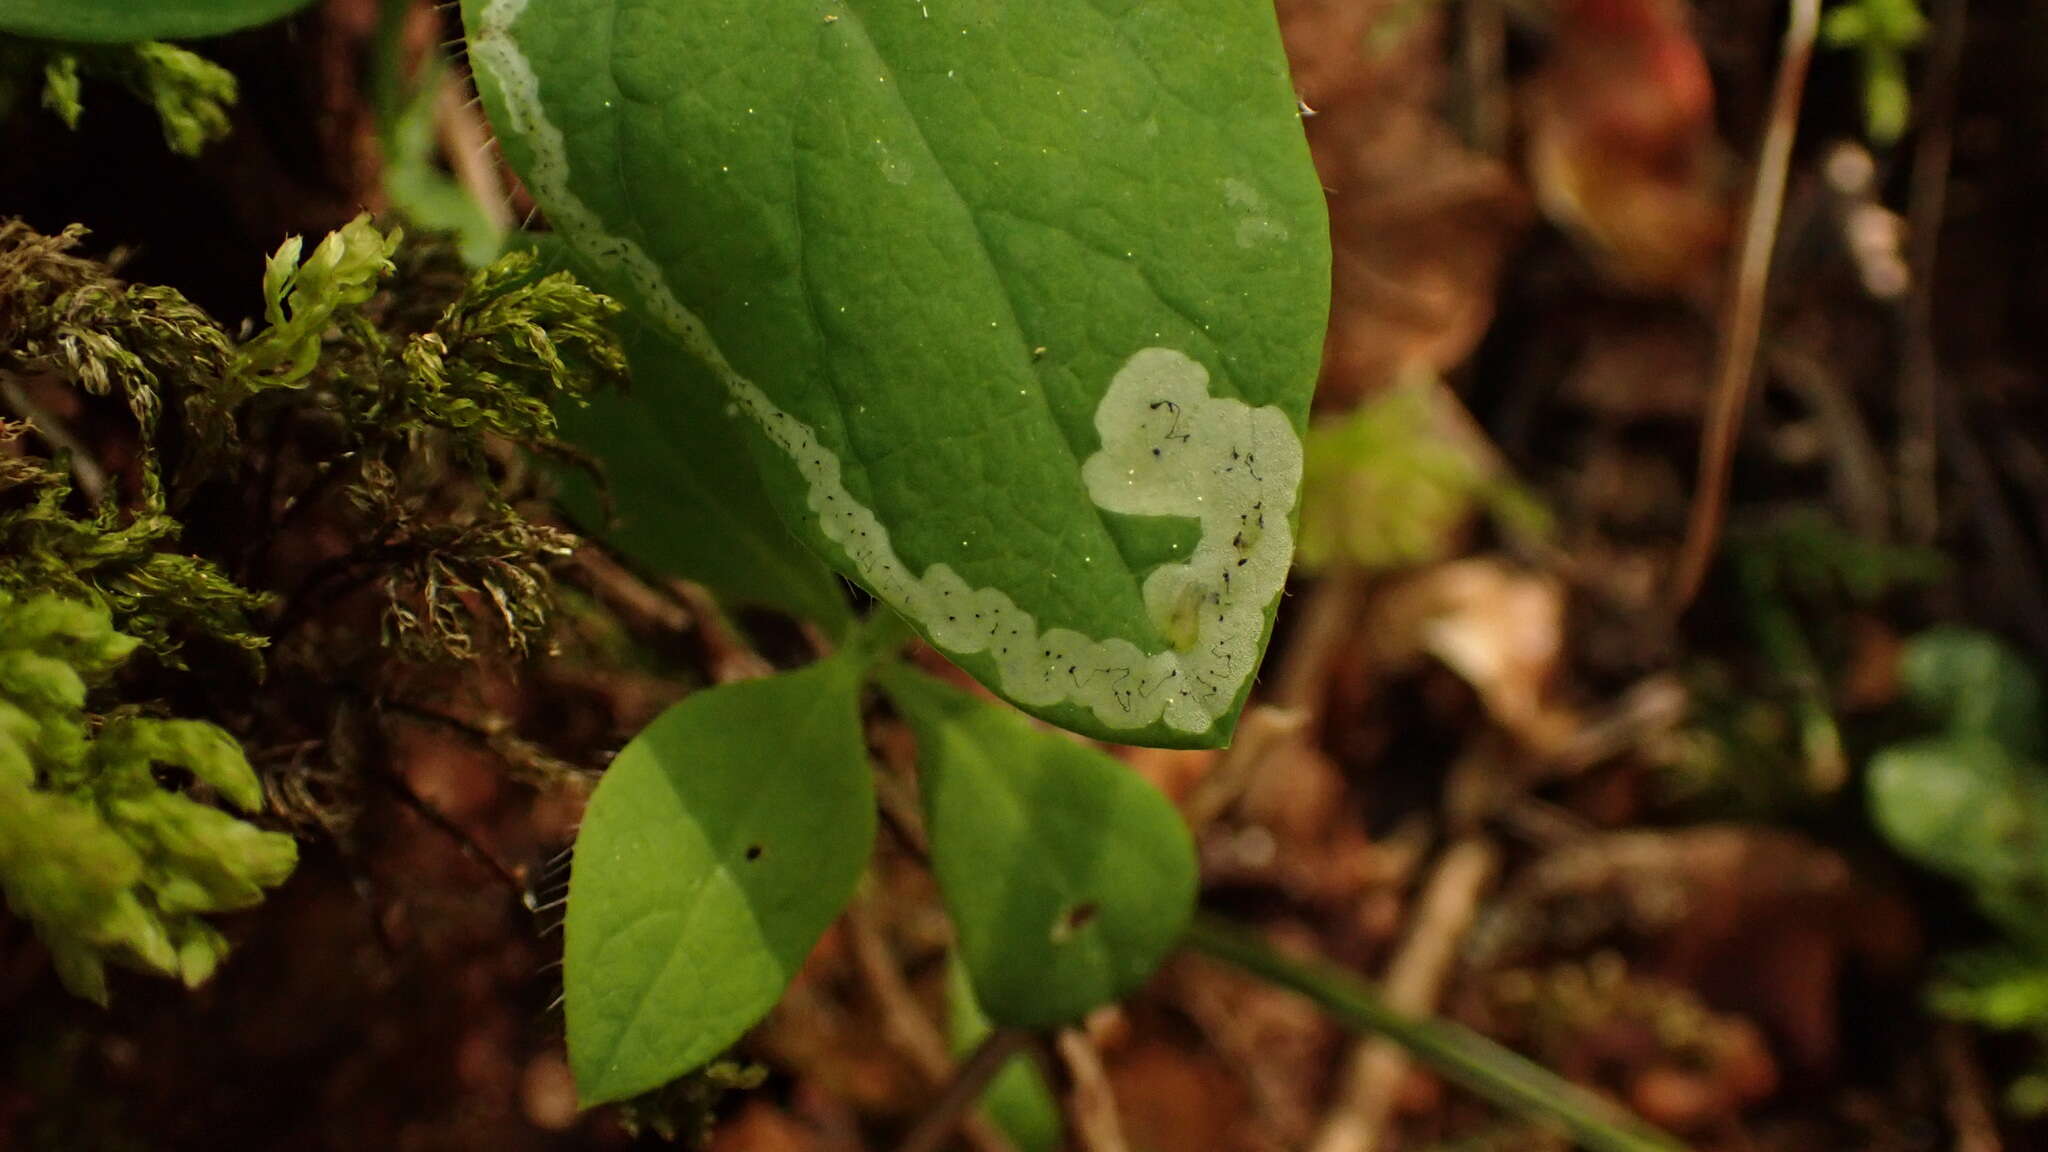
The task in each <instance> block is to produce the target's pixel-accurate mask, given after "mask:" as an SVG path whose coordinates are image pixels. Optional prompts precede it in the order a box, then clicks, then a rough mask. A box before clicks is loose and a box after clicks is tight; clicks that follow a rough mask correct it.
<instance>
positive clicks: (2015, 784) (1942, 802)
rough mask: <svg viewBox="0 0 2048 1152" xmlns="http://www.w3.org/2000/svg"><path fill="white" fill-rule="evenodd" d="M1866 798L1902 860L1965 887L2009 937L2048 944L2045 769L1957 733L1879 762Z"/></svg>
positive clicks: (1891, 752)
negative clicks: (1903, 856)
mask: <svg viewBox="0 0 2048 1152" xmlns="http://www.w3.org/2000/svg"><path fill="white" fill-rule="evenodd" d="M1869 796H1870V810H1871V817H1872V819H1873V820H1874V821H1875V822H1876V824H1877V826H1878V829H1879V830H1880V831H1881V832H1883V833H1884V835H1885V837H1886V838H1887V839H1888V840H1890V841H1891V842H1892V844H1893V845H1894V846H1896V847H1897V848H1898V849H1899V851H1901V852H1903V853H1905V854H1906V855H1908V856H1910V857H1912V858H1913V859H1915V860H1917V861H1919V862H1920V863H1921V864H1924V865H1926V866H1927V867H1929V868H1932V869H1934V870H1935V871H1937V872H1941V873H1944V874H1946V875H1948V876H1950V877H1952V878H1954V879H1956V880H1958V881H1960V882H1962V883H1964V884H1966V885H1968V886H1969V887H1970V889H1971V891H1972V892H1974V893H1975V894H1976V896H1977V901H1978V904H1979V905H1980V906H1981V907H1982V908H1983V909H1984V912H1985V914H1986V915H1987V916H1990V917H1991V918H1993V919H1995V920H1997V921H1998V922H1999V923H2000V924H2002V925H2004V926H2005V927H2006V928H2007V930H2008V931H2010V932H2012V933H2013V934H2014V935H2015V938H2023V939H2031V940H2034V941H2036V942H2037V943H2041V944H2043V945H2048V929H2044V927H2043V925H2044V924H2048V770H2044V769H2043V768H2042V767H2041V766H2040V765H2039V764H2035V763H2029V762H2027V761H2024V760H2022V759H2020V758H2019V757H2018V756H2016V755H2015V754H2014V753H2013V752H2012V751H2011V750H2010V749H2008V748H2007V747H2006V746H2005V745H2003V744H2001V743H1999V742H1998V741H1996V740H1993V739H1991V738H1990V737H1988V736H1986V735H1982V734H1979V733H1971V732H1962V733H1957V734H1954V735H1950V736H1944V737H1938V738H1934V739H1928V740H1920V741H1915V742H1913V743H1909V744H1898V745H1894V746H1892V747H1890V748H1887V749H1885V750H1884V751H1882V752H1880V753H1878V754H1877V755H1876V756H1875V757H1873V758H1872V760H1871V763H1870V781H1869Z"/></svg>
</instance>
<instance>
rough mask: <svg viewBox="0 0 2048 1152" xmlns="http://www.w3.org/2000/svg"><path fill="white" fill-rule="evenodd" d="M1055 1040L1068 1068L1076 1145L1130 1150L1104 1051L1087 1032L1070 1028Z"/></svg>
mask: <svg viewBox="0 0 2048 1152" xmlns="http://www.w3.org/2000/svg"><path fill="white" fill-rule="evenodd" d="M1054 1043H1055V1045H1056V1046H1057V1047H1058V1049H1059V1055H1060V1062H1061V1063H1062V1064H1064V1065H1066V1069H1067V1079H1068V1081H1069V1085H1068V1088H1067V1094H1066V1097H1065V1104H1066V1109H1067V1125H1068V1127H1070V1128H1071V1129H1073V1136H1074V1142H1075V1146H1076V1147H1078V1148H1080V1149H1081V1152H1130V1145H1129V1144H1127V1143H1125V1142H1124V1126H1123V1121H1121V1120H1119V1119H1118V1118H1117V1114H1116V1093H1115V1091H1113V1090H1112V1089H1111V1088H1110V1086H1109V1074H1108V1073H1106V1072H1104V1071H1103V1070H1102V1054H1101V1053H1099V1052H1097V1051H1096V1050H1095V1041H1093V1040H1090V1039H1089V1038H1088V1034H1087V1033H1085V1032H1081V1031H1079V1030H1077V1029H1073V1028H1068V1029H1065V1030H1064V1031H1062V1032H1061V1033H1060V1034H1059V1037H1058V1039H1057V1040H1055V1041H1054Z"/></svg>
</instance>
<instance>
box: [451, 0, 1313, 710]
mask: <svg viewBox="0 0 2048 1152" xmlns="http://www.w3.org/2000/svg"><path fill="white" fill-rule="evenodd" d="M463 15H464V23H465V26H466V28H467V29H468V33H469V47H470V59H471V61H472V62H473V64H474V66H475V68H476V74H477V79H478V85H479V89H480V91H481V92H482V94H483V97H484V101H485V104H486V107H487V108H488V109H489V111H490V115H491V119H492V121H493V123H494V124H495V126H496V128H497V130H498V135H499V139H500V141H501V143H502V144H503V145H504V150H505V155H506V157H507V159H508V160H509V161H510V162H511V163H512V164H513V166H514V167H515V168H516V169H518V171H519V173H520V175H521V176H522V178H523V179H524V181H525V183H526V186H527V187H528V188H529V189H531V190H532V192H533V193H534V195H535V197H536V198H537V199H538V201H539V202H540V204H541V207H542V208H543V209H544V210H545V211H546V213H547V215H548V219H549V221H550V223H551V224H552V225H553V226H554V227H555V228H556V229H558V230H559V231H560V232H561V233H562V234H563V235H564V236H566V237H567V238H568V240H569V241H570V243H571V244H572V245H573V246H574V247H576V248H577V250H578V251H580V252H581V253H582V254H583V255H584V256H585V257H586V258H588V259H590V260H592V261H593V262H595V263H597V264H600V265H602V266H604V268H605V269H606V270H608V271H609V272H610V276H609V277H607V278H606V279H605V280H603V281H602V282H603V283H604V284H605V285H606V287H607V289H608V290H611V291H613V292H614V293H615V294H617V295H621V296H623V297H626V298H628V299H629V300H631V301H632V302H633V303H634V304H635V305H636V306H637V307H639V308H640V309H641V310H642V311H643V314H645V315H646V316H648V317H649V318H651V319H652V320H654V321H655V322H656V323H657V324H658V325H659V326H660V327H661V328H662V330H663V332H664V334H665V335H667V336H668V337H669V338H670V339H671V340H673V341H674V342H675V343H676V344H678V345H679V346H681V347H683V348H685V349H687V350H688V351H689V352H690V353H691V354H692V355H693V356H695V357H696V358H697V359H698V360H700V361H701V362H702V363H703V364H704V365H705V367H706V370H707V371H708V373H709V374H710V376H711V377H712V378H713V379H714V380H715V381H716V382H717V384H718V385H719V387H720V389H721V390H722V392H723V393H724V398H725V402H726V403H728V404H730V405H731V406H732V408H733V409H734V410H735V411H736V412H737V413H738V415H739V416H741V417H742V418H744V419H746V420H749V421H751V422H752V423H754V424H755V425H756V426H757V427H759V428H760V429H761V431H762V433H763V435H762V436H760V437H758V438H757V439H756V440H755V441H754V443H755V444H756V445H758V446H759V447H758V448H757V450H756V455H757V456H758V457H759V458H760V460H761V472H762V476H763V479H764V481H765V482H766V485H767V488H768V491H769V494H770V495H771V496H772V497H773V499H774V501H775V505H776V507H777V509H778V510H779V511H780V513H781V514H782V516H783V518H784V519H785V520H786V521H787V522H788V523H789V524H790V525H791V526H792V527H793V528H794V529H795V530H796V531H797V532H798V533H799V534H800V535H801V536H802V537H803V539H804V540H805V541H806V542H807V543H808V544H809V545H811V547H813V548H814V549H815V550H817V551H818V552H819V553H820V554H821V555H824V556H825V557H826V558H827V559H828V560H830V562H831V563H832V564H833V565H834V566H835V567H837V568H838V569H839V570H840V571H842V572H843V573H845V574H846V575H848V576H850V577H852V578H853V579H855V580H858V581H859V582H860V583H861V584H863V585H864V586H866V587H867V588H868V589H869V590H871V591H872V592H874V593H875V594H876V596H878V597H879V598H880V599H881V600H883V601H884V602H886V603H887V604H889V605H890V606H891V607H892V608H894V609H896V610H897V611H898V612H900V613H902V614H903V616H904V617H905V618H906V619H908V620H910V621H911V622H912V624H913V625H914V626H915V627H916V628H917V629H918V631H919V632H921V633H922V634H923V635H924V636H925V637H926V638H927V639H929V640H930V641H932V643H933V644H934V645H935V646H937V647H938V648H940V649H941V650H943V651H945V652H946V653H947V655H948V656H950V657H952V658H953V659H955V660H956V661H958V662H959V663H960V664H961V666H962V667H963V668H965V669H967V670H968V671H969V672H971V673H972V674H973V675H974V676H976V677H977V678H978V679H980V680H981V681H982V682H983V683H985V684H988V685H989V686H990V687H991V688H992V689H994V690H995V691H997V692H998V693H1000V694H1001V695H1003V696H1004V697H1005V698H1007V699H1010V700H1012V701H1014V702H1016V703H1017V704H1018V705H1019V706H1020V707H1023V708H1025V709H1027V710H1030V711H1031V712H1033V713H1035V714H1037V715H1039V716H1042V717H1045V718H1046V719H1048V720H1051V721H1053V722H1055V723H1058V724H1062V725H1065V726H1067V727H1070V728H1074V729H1076V730H1079V731H1084V732H1088V733H1090V734H1094V735H1098V736H1101V737H1104V738H1108V739H1115V740H1120V741H1126V742H1137V743H1151V744H1165V745H1183V746H1205V747H1206V746H1216V745H1220V744H1223V743H1225V742H1227V741H1228V739H1229V737H1230V733H1231V730H1232V728H1233V726H1234V725H1235V723H1236V719H1237V714H1238V710H1239V709H1240V708H1241V707H1242V705H1243V701H1244V697H1245V694H1246V692H1247V691H1248V690H1249V688H1250V685H1251V681H1252V676H1253V674H1254V672H1255V671H1256V669H1257V666H1258V663H1259V660H1260V657H1261V655H1262V653H1263V651H1264V646H1265V641H1266V637H1267V634H1268V632H1269V630H1270V626H1271V623H1272V614H1273V610H1274V608H1275V606H1276V605H1277V603H1278V600H1279V596H1280V592H1281V589H1282V586H1283V584H1284V582H1285V580H1286V575H1287V569H1288V565H1289V563H1290V561H1291V559H1292V555H1293V539H1292V533H1293V523H1292V516H1293V509H1294V506H1295V501H1296V496H1297V493H1298V489H1299V486H1300V470H1301V432H1302V428H1303V424H1304V421H1305V419H1306V415H1307V410H1308V399H1309V393H1310V391H1311V389H1312V388H1313V386H1314V381H1315V377H1316V374H1317V369H1318V366H1319V364H1320V359H1321V357H1320V347H1321V340H1322V333H1323V329H1324V325H1325V320H1326V314H1327V310H1328V290H1329V263H1330V252H1329V242H1328V227H1327V221H1326V219H1325V215H1324V208H1323V196H1322V190H1321V188H1320V186H1319V184H1318V182H1317V179H1316V175H1315V171H1314V168H1313V166H1312V165H1311V163H1310V161H1309V156H1308V151H1307V148H1306V145H1305V142H1304V140H1303V137H1302V131H1301V125H1300V122H1299V119H1298V113H1297V108H1298V105H1297V102H1296V99H1295V95H1294V90H1293V86H1292V84H1291V82H1290V80H1289V77H1288V74H1287V66H1286V58H1285V55H1284V54H1283V52H1282V50H1281V44H1280V37H1279V34H1278V28H1277V25H1276V22H1275V18H1274V12H1273V7H1272V5H1271V3H1270V2H1269V0H1176V2H1174V3H1133V2H1131V0H1121V2H1110V0H1028V2H1026V0H956V2H952V3H948V4H944V5H937V4H919V3H915V2H913V0H887V2H884V0H819V2H818V3H815V4H767V5H764V4H760V3H757V2H756V0H691V2H690V3H688V4H678V3H674V2H672V0H548V2H547V3H535V2H533V0H464V3H463ZM621 284H624V285H625V287H621V286H620V285H621Z"/></svg>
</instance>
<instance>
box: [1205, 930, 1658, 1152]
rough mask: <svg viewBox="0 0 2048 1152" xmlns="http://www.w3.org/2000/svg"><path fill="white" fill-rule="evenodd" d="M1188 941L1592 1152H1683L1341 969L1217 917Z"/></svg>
mask: <svg viewBox="0 0 2048 1152" xmlns="http://www.w3.org/2000/svg"><path fill="white" fill-rule="evenodd" d="M1184 942H1185V943H1186V945H1187V946H1188V947H1190V948H1193V949H1195V950H1196V951H1198V952H1202V953H1205V954H1207V955H1209V956H1212V957H1215V958H1216V959H1218V960H1222V961H1224V962H1226V963H1229V964H1232V965H1235V966H1237V967H1239V968H1242V969H1244V970H1245V971H1247V972H1250V973H1251V974H1253V975H1255V976H1258V977H1260V978H1261V979H1264V980H1267V981H1270V982H1272V983H1274V984H1277V985H1279V986H1280V987H1282V988H1286V989H1288V990H1289V991H1292V992H1298V993H1300V994H1301V995H1303V996H1306V997H1308V998H1309V999H1310V1000H1313V1001H1315V1002H1316V1004H1317V1005H1318V1006H1319V1007H1321V1008H1322V1009H1323V1010H1324V1011H1325V1012H1328V1013H1329V1014H1330V1015H1332V1016H1334V1017H1336V1018H1337V1020H1338V1022H1340V1023H1342V1024H1343V1025H1345V1026H1346V1027H1348V1028H1352V1029H1355V1030H1357V1031H1361V1032H1371V1033H1374V1034H1376V1035H1380V1036H1384V1037H1386V1038H1387V1039H1389V1040H1391V1041H1393V1042H1394V1043H1396V1044H1399V1045H1400V1046H1401V1047H1403V1048H1405V1049H1407V1050H1408V1052H1409V1053H1410V1054H1411V1055H1413V1056H1414V1057H1415V1058H1416V1059H1418V1060H1420V1061H1422V1062H1423V1063H1425V1064H1428V1065H1429V1066H1431V1067H1432V1068H1435V1069H1436V1070H1437V1071H1438V1072H1441V1073H1443V1074H1444V1075H1445V1076H1446V1077H1448V1078H1450V1079H1451V1080H1454V1081H1456V1082H1457V1083H1459V1084H1461V1085H1463V1086H1464V1087H1465V1088H1467V1089H1469V1090H1471V1091H1472V1092H1474V1093H1476V1094H1478V1095H1480V1096H1483V1097H1485V1098H1486V1099H1487V1100H1490V1101H1492V1102H1493V1103H1495V1104H1497V1105H1499V1106H1501V1107H1502V1108H1506V1109H1508V1110H1510V1111H1513V1112H1517V1113H1521V1114H1522V1115H1525V1116H1529V1117H1532V1118H1536V1119H1541V1120H1548V1121H1551V1122H1553V1123H1555V1124H1556V1125H1558V1126H1560V1127H1562V1128H1563V1129H1564V1130H1565V1131H1567V1132H1569V1133H1570V1134H1571V1136H1572V1138H1573V1140H1575V1141H1576V1142H1577V1143H1578V1144H1579V1145H1580V1146H1581V1147H1583V1148H1586V1149H1589V1150H1590V1152H1683V1149H1684V1145H1682V1144H1680V1143H1678V1141H1676V1140H1674V1139H1672V1138H1671V1137H1670V1136H1667V1135H1665V1134H1664V1133H1662V1132H1659V1131H1657V1130H1656V1129H1654V1128H1651V1127H1650V1126H1649V1125H1647V1124H1645V1123H1643V1122H1642V1121H1641V1120H1638V1119H1636V1118H1635V1117H1634V1116H1631V1115H1629V1114H1628V1112H1626V1111H1625V1110H1623V1109H1622V1108H1621V1107H1619V1106H1618V1105H1616V1104H1614V1103H1612V1102H1611V1101H1608V1100H1606V1099H1605V1098H1603V1097H1600V1096H1598V1095H1595V1094H1594V1093H1592V1092H1590V1091H1588V1090H1586V1089H1585V1088H1581V1087H1580V1086H1578V1085H1577V1084H1573V1083H1571V1082H1570V1081H1568V1080H1565V1079H1564V1078H1562V1077H1560V1076H1558V1075H1557V1074H1555V1073H1553V1072H1550V1071H1548V1070H1547V1069H1545V1068H1543V1067H1542V1066H1541V1065H1538V1064H1536V1063H1534V1062H1532V1061H1530V1060H1528V1059H1526V1058H1524V1057H1522V1056H1519V1055H1516V1054H1515V1053H1513V1052H1510V1051H1508V1050H1507V1049H1506V1048H1503V1047H1501V1046H1500V1045H1498V1044H1495V1043H1494V1042H1493V1041H1491V1040H1488V1039H1487V1038H1485V1037H1484V1036H1481V1035H1479V1034H1478V1033H1476V1032H1473V1031H1470V1030H1469V1029H1466V1028H1462V1027H1460V1026H1458V1025H1456V1024H1452V1023H1450V1022H1448V1021H1444V1020H1438V1019H1432V1018H1428V1017H1418V1016H1409V1015H1406V1014H1404V1013H1401V1012H1396V1011H1395V1010H1394V1009H1392V1008H1390V1007H1388V1006H1387V1004H1386V1003H1385V1001H1383V1000H1381V999H1380V996H1379V994H1378V993H1377V992H1376V991H1374V990H1373V988H1372V987H1371V986H1370V985H1368V984H1367V983H1365V982H1364V981H1362V980H1359V979H1358V978H1356V977H1354V976H1352V975H1351V974H1350V973H1348V972H1345V971H1342V970H1341V969H1338V968H1335V967H1333V966H1331V965H1329V964H1326V963H1321V962H1317V961H1311V960H1297V959H1295V958H1293V957H1289V956H1284V955H1282V954H1280V953H1279V952H1277V951H1275V950H1274V949H1273V948H1272V947H1271V946H1270V945H1268V944H1267V943H1266V942H1265V941H1263V940H1261V939H1259V938H1258V937H1256V936H1254V935H1252V934H1251V933H1249V932H1247V931H1245V930H1244V929H1242V928H1238V927H1235V926H1233V925H1231V924H1228V923H1226V922H1224V921H1221V920H1218V919H1216V918H1214V917H1212V916H1206V915H1197V916H1196V917H1195V922H1194V923H1193V924H1192V925H1191V926H1190V927H1189V928H1188V933H1187V936H1186V937H1185V939H1184Z"/></svg>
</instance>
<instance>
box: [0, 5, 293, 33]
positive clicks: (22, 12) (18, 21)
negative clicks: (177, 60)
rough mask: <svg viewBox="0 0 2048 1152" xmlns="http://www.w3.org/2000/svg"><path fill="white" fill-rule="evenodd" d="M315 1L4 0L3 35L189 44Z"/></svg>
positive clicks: (0, 28) (0, 24)
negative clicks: (184, 42) (178, 41)
mask: <svg viewBox="0 0 2048 1152" xmlns="http://www.w3.org/2000/svg"><path fill="white" fill-rule="evenodd" d="M310 2H311V0H0V32H9V33H13V34H14V35H17V36H39V37H43V38H45V39H50V40H81V41H86V42H89V43H111V42H115V41H122V40H189V39H192V38H194V37H199V36H219V35H222V34H223V33H227V32H234V31H238V30H240V29H243V28H252V27H254V26H256V25H258V24H268V23H270V22H271V21H273V20H281V19H283V18H284V17H286V16H288V15H290V14H291V13H293V12H296V11H298V10H299V9H301V8H304V7H305V6H306V5H307V4H308V3H310Z"/></svg>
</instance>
